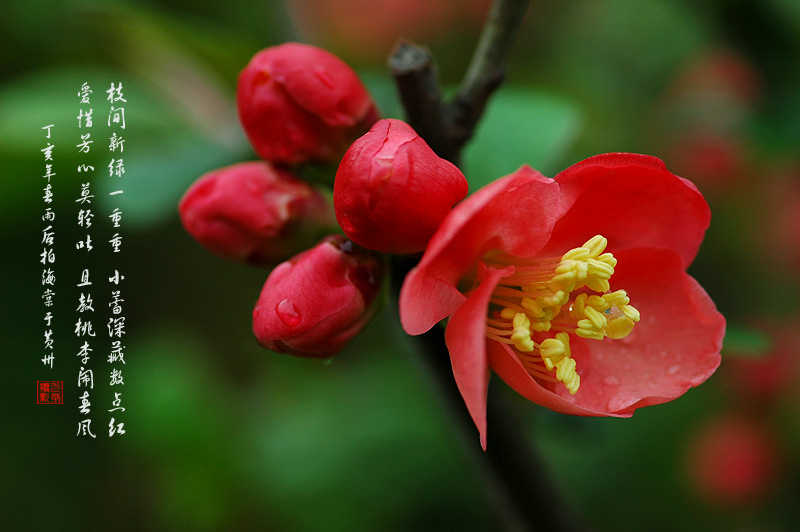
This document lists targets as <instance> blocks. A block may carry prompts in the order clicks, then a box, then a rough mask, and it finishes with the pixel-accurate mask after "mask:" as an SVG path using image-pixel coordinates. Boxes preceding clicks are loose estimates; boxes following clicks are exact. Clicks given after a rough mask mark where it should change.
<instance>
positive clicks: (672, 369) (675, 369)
mask: <svg viewBox="0 0 800 532" xmlns="http://www.w3.org/2000/svg"><path fill="white" fill-rule="evenodd" d="M680 370H681V367H680V366H679V365H677V364H675V365H674V366H670V368H669V369H668V370H667V375H675V374H676V373H678V372H679V371H680Z"/></svg>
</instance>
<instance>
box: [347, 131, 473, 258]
mask: <svg viewBox="0 0 800 532" xmlns="http://www.w3.org/2000/svg"><path fill="white" fill-rule="evenodd" d="M467 188H468V187H467V180H466V178H465V177H464V174H462V173H461V171H460V170H459V169H458V168H457V167H456V166H455V165H454V164H452V163H450V162H449V161H446V160H445V159H442V158H440V157H438V156H437V155H436V154H435V153H434V152H433V150H432V149H431V148H430V147H429V146H428V144H427V143H426V142H425V141H424V140H423V139H422V137H420V136H419V135H417V133H416V132H415V131H414V130H413V129H412V128H411V126H409V125H408V124H406V123H405V122H402V121H400V120H392V119H385V120H380V121H379V122H377V123H376V124H375V125H374V126H373V127H372V129H370V131H369V133H367V134H366V135H364V136H363V137H361V138H359V139H358V140H356V141H355V142H354V143H353V145H352V146H351V147H350V148H349V149H348V150H347V153H345V155H344V158H343V159H342V162H341V163H340V164H339V169H338V171H337V172H336V181H335V182H334V186H333V203H334V208H335V209H336V219H337V221H338V222H339V225H340V227H341V228H342V230H343V231H344V232H345V234H346V235H347V236H348V237H349V238H350V239H352V240H353V242H355V243H357V244H359V245H361V246H364V247H366V248H369V249H374V250H376V251H383V252H387V253H416V252H419V251H423V250H424V249H425V246H426V245H427V244H428V240H430V238H431V236H432V235H433V233H434V232H435V231H436V229H437V228H438V227H439V224H440V223H441V222H442V220H443V219H444V217H445V216H446V215H447V214H448V213H449V212H450V210H451V209H452V208H453V206H454V205H455V204H456V203H458V202H459V201H460V200H462V199H463V198H464V196H466V195H467Z"/></svg>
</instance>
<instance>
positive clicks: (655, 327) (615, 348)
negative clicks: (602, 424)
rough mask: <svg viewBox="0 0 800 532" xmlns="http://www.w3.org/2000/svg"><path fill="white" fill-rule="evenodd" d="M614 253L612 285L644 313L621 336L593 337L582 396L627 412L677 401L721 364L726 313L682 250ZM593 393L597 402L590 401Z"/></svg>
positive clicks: (598, 406)
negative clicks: (690, 270) (689, 269)
mask: <svg viewBox="0 0 800 532" xmlns="http://www.w3.org/2000/svg"><path fill="white" fill-rule="evenodd" d="M615 256H617V259H618V260H619V263H618V265H617V268H616V271H615V273H614V278H613V280H612V290H613V289H615V288H624V289H625V290H626V291H627V292H628V295H629V296H630V298H631V304H632V305H633V306H634V307H636V308H637V309H638V310H639V312H640V313H641V315H642V318H641V321H640V322H639V323H637V324H636V327H635V328H634V329H633V332H631V334H630V335H629V336H627V337H626V338H623V339H622V340H608V339H606V340H603V341H602V342H592V341H587V345H588V347H589V350H590V351H589V354H590V357H589V359H588V361H586V362H585V363H584V362H583V361H581V360H578V359H576V361H577V363H578V366H579V367H580V366H581V365H582V364H583V366H584V367H585V373H582V374H581V375H582V376H581V391H582V390H583V389H584V386H585V387H586V389H587V390H589V391H590V393H589V394H587V397H586V398H584V399H581V400H579V401H578V402H579V404H582V405H584V406H588V407H590V408H597V409H599V408H602V407H605V408H606V409H607V410H608V411H611V412H617V413H623V412H633V411H634V410H635V409H636V408H639V407H642V406H648V405H655V404H659V403H664V402H666V401H670V400H672V399H675V398H676V397H678V396H680V395H683V394H684V393H685V392H686V391H687V390H688V389H689V388H691V387H693V386H698V385H700V384H701V383H703V382H704V381H705V380H706V379H708V378H709V377H710V376H711V375H712V374H713V373H714V371H715V370H716V369H717V367H718V366H719V364H720V360H721V358H720V354H719V353H720V349H721V348H722V338H723V337H724V335H725V318H724V317H723V316H722V314H720V313H719V312H718V311H717V309H716V307H715V305H714V303H713V302H712V301H711V299H710V298H709V296H708V294H706V292H705V291H704V290H703V288H702V287H701V286H700V285H699V284H698V283H697V281H695V280H694V279H693V278H692V277H690V276H689V275H688V274H686V273H685V272H684V271H683V267H682V264H681V260H680V257H679V256H677V255H676V254H675V253H672V252H670V251H668V250H663V249H653V248H634V249H629V250H624V251H621V252H620V253H618V254H617V253H615ZM584 375H585V378H584ZM609 383H611V386H609V385H608V384H609ZM578 394H580V391H579V392H578ZM589 397H592V398H593V399H592V400H593V401H595V404H591V405H590V404H586V403H584V401H585V400H587V399H588V398H589Z"/></svg>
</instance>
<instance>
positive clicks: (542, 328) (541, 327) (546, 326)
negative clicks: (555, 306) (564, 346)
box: [531, 321, 552, 332]
mask: <svg viewBox="0 0 800 532" xmlns="http://www.w3.org/2000/svg"><path fill="white" fill-rule="evenodd" d="M551 326H552V324H551V323H550V322H549V321H537V322H534V323H532V324H531V330H532V331H536V332H547V331H549V330H550V327H551Z"/></svg>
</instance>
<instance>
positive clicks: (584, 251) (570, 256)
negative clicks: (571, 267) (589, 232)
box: [561, 247, 592, 262]
mask: <svg viewBox="0 0 800 532" xmlns="http://www.w3.org/2000/svg"><path fill="white" fill-rule="evenodd" d="M591 254H592V250H590V249H589V248H587V247H579V248H573V249H571V250H569V251H567V252H566V253H564V255H562V256H561V262H566V261H569V260H580V261H582V260H586V259H588V258H589V257H590V256H591Z"/></svg>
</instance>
